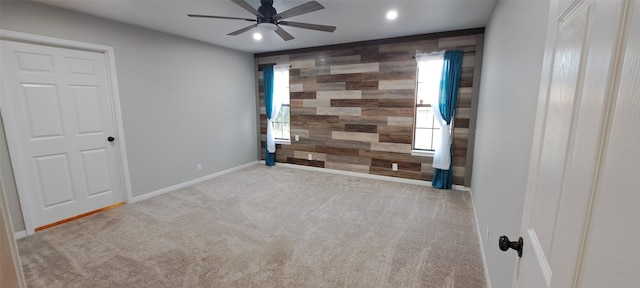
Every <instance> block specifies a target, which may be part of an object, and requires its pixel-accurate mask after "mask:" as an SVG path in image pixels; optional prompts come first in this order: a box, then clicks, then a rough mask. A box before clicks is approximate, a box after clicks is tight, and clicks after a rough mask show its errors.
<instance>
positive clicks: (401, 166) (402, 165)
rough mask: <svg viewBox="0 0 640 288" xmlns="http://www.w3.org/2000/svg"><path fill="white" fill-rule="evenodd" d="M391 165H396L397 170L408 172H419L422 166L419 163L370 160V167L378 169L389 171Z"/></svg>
mask: <svg viewBox="0 0 640 288" xmlns="http://www.w3.org/2000/svg"><path fill="white" fill-rule="evenodd" d="M393 163H397V164H398V170H408V171H418V172H419V171H421V167H422V165H421V164H420V163H413V162H406V161H395V160H385V159H371V167H380V168H387V169H390V170H391V165H392V164H393Z"/></svg>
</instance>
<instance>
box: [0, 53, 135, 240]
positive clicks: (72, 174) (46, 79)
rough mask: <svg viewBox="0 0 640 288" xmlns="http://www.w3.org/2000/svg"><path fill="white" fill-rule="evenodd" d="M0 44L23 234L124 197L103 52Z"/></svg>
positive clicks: (0, 101) (0, 103)
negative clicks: (22, 220) (22, 214)
mask: <svg viewBox="0 0 640 288" xmlns="http://www.w3.org/2000/svg"><path fill="white" fill-rule="evenodd" d="M0 47H1V48H2V49H0V50H1V51H0V53H1V58H0V59H1V61H2V89H1V93H2V94H1V98H0V108H1V109H2V110H1V112H2V116H3V119H4V124H5V131H6V133H7V139H8V142H9V143H8V144H9V150H10V155H11V159H12V164H13V170H14V174H15V177H16V185H17V186H18V192H19V195H20V201H21V205H22V208H23V213H24V214H25V215H24V216H25V224H27V232H28V233H29V232H31V231H33V229H34V228H37V227H40V226H43V225H47V224H51V223H55V222H57V221H60V220H63V219H66V218H70V217H73V216H76V215H79V214H82V213H86V212H89V211H92V210H96V209H99V208H103V207H105V206H109V205H113V204H116V203H119V202H123V201H124V192H123V191H124V190H123V184H122V180H121V172H120V169H121V167H120V162H119V161H118V159H119V158H118V157H119V156H118V151H117V149H116V145H117V144H116V143H117V141H116V140H115V139H114V140H113V141H111V142H109V141H108V137H114V138H115V136H116V134H115V129H114V116H113V110H112V97H111V94H110V85H109V79H108V76H107V66H106V60H105V56H104V54H102V53H95V52H87V51H80V50H72V49H64V48H57V47H51V46H42V45H34V44H27V43H19V42H12V41H4V40H2V41H1V43H0Z"/></svg>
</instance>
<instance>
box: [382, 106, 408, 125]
mask: <svg viewBox="0 0 640 288" xmlns="http://www.w3.org/2000/svg"><path fill="white" fill-rule="evenodd" d="M412 112H413V109H412ZM387 124H389V125H390V126H411V127H413V115H411V116H410V117H398V116H390V117H387Z"/></svg>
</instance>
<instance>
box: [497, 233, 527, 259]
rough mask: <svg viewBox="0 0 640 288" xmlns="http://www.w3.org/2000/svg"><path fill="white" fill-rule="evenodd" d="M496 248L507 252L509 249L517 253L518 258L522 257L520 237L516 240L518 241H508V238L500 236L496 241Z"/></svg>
mask: <svg viewBox="0 0 640 288" xmlns="http://www.w3.org/2000/svg"><path fill="white" fill-rule="evenodd" d="M498 246H499V247H500V250H502V251H507V250H509V248H511V249H513V250H516V251H518V257H522V246H523V242H522V237H520V238H518V241H509V237H507V236H504V235H502V236H500V239H498Z"/></svg>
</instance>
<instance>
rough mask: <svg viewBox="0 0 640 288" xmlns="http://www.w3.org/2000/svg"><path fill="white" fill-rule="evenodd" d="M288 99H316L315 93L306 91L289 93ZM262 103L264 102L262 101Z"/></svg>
mask: <svg viewBox="0 0 640 288" xmlns="http://www.w3.org/2000/svg"><path fill="white" fill-rule="evenodd" d="M289 97H290V99H316V92H315V91H307V92H290V93H289ZM262 103H264V101H262Z"/></svg>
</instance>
